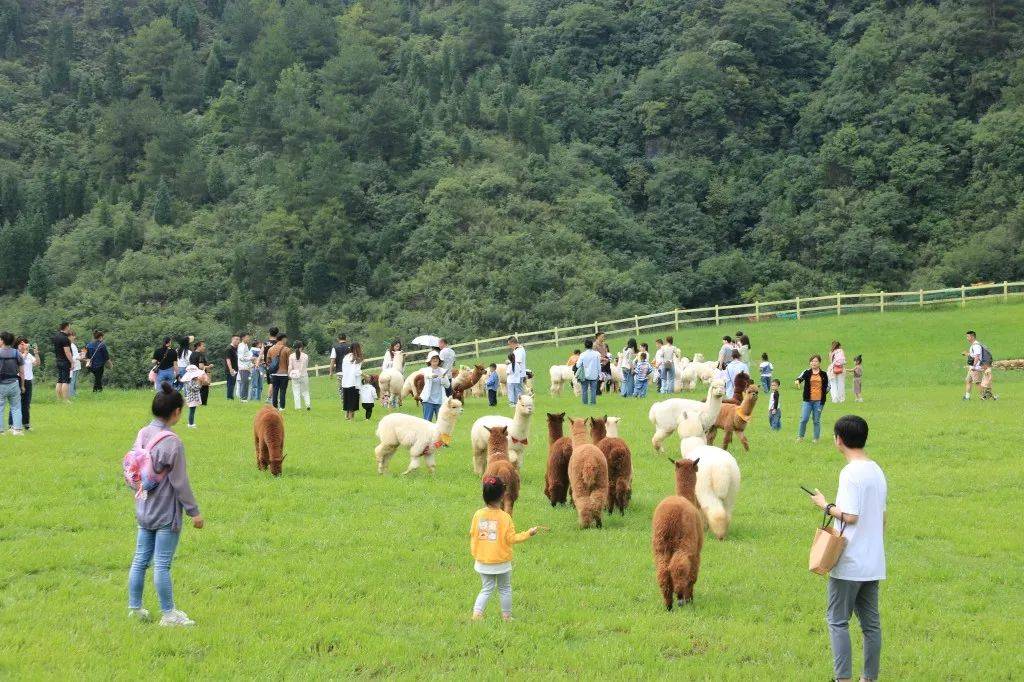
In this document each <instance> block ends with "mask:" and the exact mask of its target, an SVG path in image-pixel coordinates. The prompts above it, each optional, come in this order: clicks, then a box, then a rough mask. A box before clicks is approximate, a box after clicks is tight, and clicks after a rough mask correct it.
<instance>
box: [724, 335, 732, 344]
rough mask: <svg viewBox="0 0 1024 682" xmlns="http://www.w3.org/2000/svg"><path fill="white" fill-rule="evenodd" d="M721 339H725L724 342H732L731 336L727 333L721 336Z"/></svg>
mask: <svg viewBox="0 0 1024 682" xmlns="http://www.w3.org/2000/svg"><path fill="white" fill-rule="evenodd" d="M722 341H725V342H726V343H732V337H731V336H729V335H726V336H723V337H722Z"/></svg>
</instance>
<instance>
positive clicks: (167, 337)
mask: <svg viewBox="0 0 1024 682" xmlns="http://www.w3.org/2000/svg"><path fill="white" fill-rule="evenodd" d="M170 342H171V337H169V336H165V337H164V345H165V346H166V345H167V344H169V343H170Z"/></svg>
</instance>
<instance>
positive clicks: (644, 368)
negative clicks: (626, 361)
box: [633, 351, 653, 398]
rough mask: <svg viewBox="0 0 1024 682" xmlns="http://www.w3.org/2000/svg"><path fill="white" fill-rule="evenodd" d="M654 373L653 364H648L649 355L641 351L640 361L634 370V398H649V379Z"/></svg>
mask: <svg viewBox="0 0 1024 682" xmlns="http://www.w3.org/2000/svg"><path fill="white" fill-rule="evenodd" d="M652 371H653V368H652V367H651V363H649V362H647V353H646V352H645V351H640V360H639V361H638V362H637V363H636V367H634V368H633V397H635V398H646V397H647V377H649V376H650V375H651V372H652Z"/></svg>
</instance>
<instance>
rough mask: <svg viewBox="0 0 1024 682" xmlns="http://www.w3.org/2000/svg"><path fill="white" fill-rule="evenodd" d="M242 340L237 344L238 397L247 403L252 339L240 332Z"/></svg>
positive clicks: (250, 372) (250, 374) (250, 373)
mask: <svg viewBox="0 0 1024 682" xmlns="http://www.w3.org/2000/svg"><path fill="white" fill-rule="evenodd" d="M241 336H242V340H241V341H240V342H239V344H238V397H239V398H240V399H241V401H242V402H243V403H247V402H249V378H250V377H251V376H252V348H251V347H250V346H249V341H250V340H251V339H252V337H251V336H249V335H248V334H247V333H245V332H242V334H241Z"/></svg>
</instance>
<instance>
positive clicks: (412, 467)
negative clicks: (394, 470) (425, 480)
mask: <svg viewBox="0 0 1024 682" xmlns="http://www.w3.org/2000/svg"><path fill="white" fill-rule="evenodd" d="M419 468H420V458H419V457H418V456H417V455H412V456H411V457H409V466H408V467H406V469H405V471H403V472H402V475H403V476H405V475H407V474H409V473H411V472H413V471H416V469H419Z"/></svg>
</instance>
